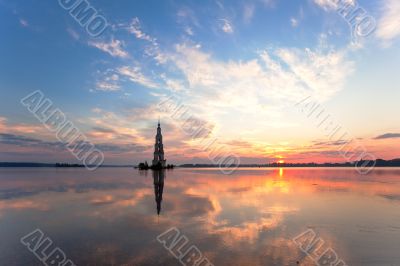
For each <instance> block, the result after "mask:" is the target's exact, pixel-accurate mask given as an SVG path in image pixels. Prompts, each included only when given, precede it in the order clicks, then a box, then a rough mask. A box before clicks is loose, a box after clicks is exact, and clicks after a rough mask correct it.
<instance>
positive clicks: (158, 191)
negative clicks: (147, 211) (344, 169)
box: [153, 170, 165, 215]
mask: <svg viewBox="0 0 400 266" xmlns="http://www.w3.org/2000/svg"><path fill="white" fill-rule="evenodd" d="M164 177H165V170H160V171H153V180H154V195H155V197H156V203H157V214H158V215H160V211H161V201H162V195H163V190H164Z"/></svg>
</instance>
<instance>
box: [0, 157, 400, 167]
mask: <svg viewBox="0 0 400 266" xmlns="http://www.w3.org/2000/svg"><path fill="white" fill-rule="evenodd" d="M359 163H362V162H359ZM370 163H371V162H370ZM355 164H356V162H351V163H320V164H317V163H270V164H241V165H238V166H234V167H232V168H235V167H237V168H283V167H285V168H294V167H298V168H301V167H303V168H304V167H308V168H321V167H325V168H335V167H354V166H355ZM0 167H1V168H6V167H21V168H23V167H47V168H82V167H85V166H84V165H81V164H68V163H33V162H0ZM100 167H104V168H112V167H114V168H134V167H137V166H136V165H101V166H100ZM176 167H179V168H219V167H231V166H227V165H219V164H182V165H179V166H176ZM375 167H400V158H399V159H393V160H382V159H377V160H376V165H375Z"/></svg>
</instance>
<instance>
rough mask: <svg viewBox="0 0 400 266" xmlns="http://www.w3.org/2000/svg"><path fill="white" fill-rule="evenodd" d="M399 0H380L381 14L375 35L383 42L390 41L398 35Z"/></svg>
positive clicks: (386, 43)
mask: <svg viewBox="0 0 400 266" xmlns="http://www.w3.org/2000/svg"><path fill="white" fill-rule="evenodd" d="M399 18H400V1H398V0H387V1H382V14H381V17H380V19H379V21H378V27H377V31H376V36H377V37H378V38H379V39H381V40H383V41H384V42H385V45H390V43H391V42H392V41H393V40H394V39H395V38H397V37H398V36H399V35H400V19H399Z"/></svg>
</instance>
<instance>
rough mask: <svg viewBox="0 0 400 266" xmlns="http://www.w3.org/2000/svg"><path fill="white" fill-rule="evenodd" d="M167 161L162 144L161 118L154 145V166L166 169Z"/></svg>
mask: <svg viewBox="0 0 400 266" xmlns="http://www.w3.org/2000/svg"><path fill="white" fill-rule="evenodd" d="M165 164H166V160H165V159H164V145H163V142H162V134H161V125H160V118H158V126H157V134H156V143H155V144H154V159H153V166H154V167H161V168H164V167H165Z"/></svg>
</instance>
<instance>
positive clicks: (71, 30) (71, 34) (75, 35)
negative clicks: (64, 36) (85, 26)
mask: <svg viewBox="0 0 400 266" xmlns="http://www.w3.org/2000/svg"><path fill="white" fill-rule="evenodd" d="M67 32H68V34H69V35H70V36H71V37H72V38H73V39H74V40H76V41H77V40H79V38H80V37H79V34H78V33H77V32H76V31H74V30H73V29H71V28H67Z"/></svg>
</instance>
